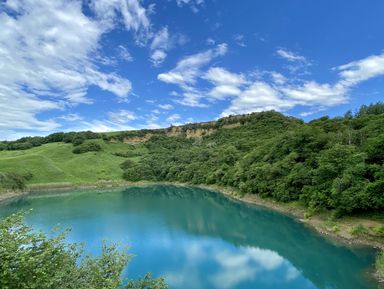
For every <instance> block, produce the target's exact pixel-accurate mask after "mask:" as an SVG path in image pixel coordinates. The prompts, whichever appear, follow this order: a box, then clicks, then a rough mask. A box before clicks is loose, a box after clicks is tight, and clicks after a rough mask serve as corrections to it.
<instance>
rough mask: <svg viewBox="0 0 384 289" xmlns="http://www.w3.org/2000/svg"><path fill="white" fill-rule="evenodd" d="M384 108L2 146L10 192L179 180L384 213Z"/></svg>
mask: <svg viewBox="0 0 384 289" xmlns="http://www.w3.org/2000/svg"><path fill="white" fill-rule="evenodd" d="M383 112H384V105H383V104H382V103H378V104H375V105H371V106H364V107H362V108H361V109H360V110H359V111H358V112H357V113H356V114H355V115H353V114H352V113H350V112H348V113H346V115H345V116H344V117H340V118H334V119H330V118H328V117H323V118H320V119H317V120H314V121H311V122H310V123H304V122H303V121H302V120H299V119H296V118H292V117H287V116H284V115H282V114H280V113H277V112H274V111H270V112H261V113H253V114H249V115H240V116H231V117H226V118H222V119H220V120H218V121H213V122H206V123H197V124H188V125H184V126H177V127H175V126H173V127H170V128H167V129H158V130H139V131H125V132H114V133H105V134H97V133H92V132H79V133H75V132H71V133H56V134H52V135H49V136H47V137H32V138H23V139H20V140H17V141H13V142H1V143H0V149H1V150H2V151H0V172H1V175H0V181H1V184H2V185H1V186H2V187H3V191H4V190H9V189H18V188H19V189H21V188H22V187H23V186H24V184H25V183H26V184H27V185H30V184H48V183H72V184H83V183H92V182H97V181H111V180H112V181H119V180H123V179H125V180H128V181H141V180H148V181H171V182H172V181H177V182H183V183H192V184H215V185H220V186H225V187H232V188H235V189H237V190H239V191H240V192H242V193H249V194H257V195H259V196H262V197H270V198H273V199H276V200H278V201H282V202H289V201H299V202H300V203H302V204H303V205H305V206H306V207H308V208H311V209H316V210H317V209H328V210H333V211H334V212H335V213H336V214H337V215H342V214H349V213H353V212H362V211H370V212H371V211H380V210H382V209H384V194H383V192H384V167H383V160H384V113H383Z"/></svg>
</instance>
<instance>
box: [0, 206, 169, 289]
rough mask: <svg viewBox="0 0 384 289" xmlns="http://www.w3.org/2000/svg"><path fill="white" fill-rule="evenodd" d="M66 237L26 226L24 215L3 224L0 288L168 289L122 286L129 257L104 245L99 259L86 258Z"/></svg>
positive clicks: (156, 284)
mask: <svg viewBox="0 0 384 289" xmlns="http://www.w3.org/2000/svg"><path fill="white" fill-rule="evenodd" d="M65 236H66V233H65V232H64V233H60V234H57V235H56V236H55V237H53V238H48V237H47V236H46V235H45V234H43V233H42V232H35V231H33V229H32V228H31V227H28V226H27V225H25V223H24V220H23V216H22V215H21V214H18V215H12V216H10V217H8V218H6V219H3V220H1V221H0V260H1V262H0V288H3V289H23V288H25V289H27V288H28V289H32V288H38V289H50V288H55V289H64V288H65V289H70V288H73V289H82V288H84V289H89V288H92V289H98V288H100V289H118V288H126V289H138V288H141V289H145V288H147V289H151V288H152V289H163V288H164V289H165V288H168V287H167V285H166V284H165V282H164V280H163V279H162V278H159V279H152V278H151V276H150V274H147V275H146V276H145V277H144V278H143V279H139V280H136V281H129V282H126V284H125V285H123V284H122V282H121V273H122V271H123V269H124V268H125V266H126V264H127V262H128V261H129V259H130V256H129V255H127V254H126V253H125V252H120V251H119V250H118V249H117V247H116V246H107V245H106V244H103V250H102V254H101V255H100V256H98V257H92V256H89V255H88V256H84V255H83V250H82V247H81V246H80V245H78V244H71V245H69V244H67V243H65V242H64V241H65Z"/></svg>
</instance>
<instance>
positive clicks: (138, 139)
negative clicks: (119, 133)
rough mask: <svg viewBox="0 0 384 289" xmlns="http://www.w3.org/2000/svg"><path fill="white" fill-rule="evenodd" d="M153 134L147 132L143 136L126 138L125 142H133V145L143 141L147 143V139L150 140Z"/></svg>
mask: <svg viewBox="0 0 384 289" xmlns="http://www.w3.org/2000/svg"><path fill="white" fill-rule="evenodd" d="M152 136H153V134H152V133H147V134H146V135H144V136H143V137H130V138H125V139H124V141H123V142H124V143H126V144H132V145H135V144H141V143H145V142H146V141H149V140H150V139H151V137H152Z"/></svg>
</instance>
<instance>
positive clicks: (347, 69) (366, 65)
mask: <svg viewBox="0 0 384 289" xmlns="http://www.w3.org/2000/svg"><path fill="white" fill-rule="evenodd" d="M336 69H337V70H339V75H340V77H341V78H342V81H341V84H342V85H344V86H347V87H349V86H353V85H356V84H359V83H360V82H362V81H365V80H368V79H370V78H373V77H377V76H382V75H384V53H382V54H381V55H371V56H369V57H367V58H364V59H361V60H358V61H353V62H351V63H348V64H345V65H342V66H339V67H337V68H336Z"/></svg>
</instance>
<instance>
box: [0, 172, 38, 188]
mask: <svg viewBox="0 0 384 289" xmlns="http://www.w3.org/2000/svg"><path fill="white" fill-rule="evenodd" d="M31 178H32V174H31V173H26V174H23V175H20V174H16V173H2V172H0V189H5V190H13V191H15V190H23V189H25V183H26V181H28V180H30V179H31Z"/></svg>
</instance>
